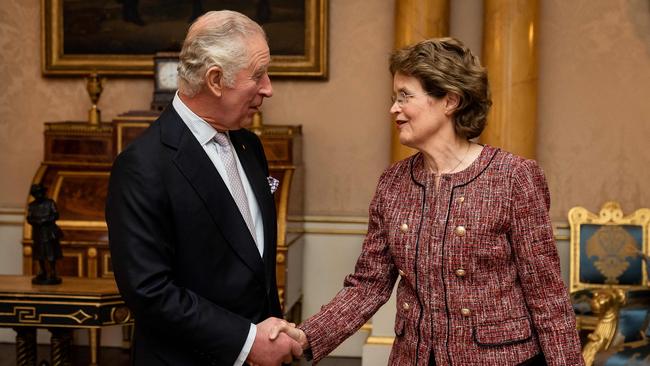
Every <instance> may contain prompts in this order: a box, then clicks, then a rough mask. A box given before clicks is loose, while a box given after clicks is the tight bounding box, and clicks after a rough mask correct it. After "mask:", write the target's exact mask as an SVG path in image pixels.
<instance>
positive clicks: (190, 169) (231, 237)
mask: <svg viewBox="0 0 650 366" xmlns="http://www.w3.org/2000/svg"><path fill="white" fill-rule="evenodd" d="M174 115H176V114H175V113H174ZM169 122H171V123H180V124H182V125H183V126H182V127H183V128H182V132H181V135H180V138H179V139H178V151H177V153H176V156H175V157H174V163H175V164H176V166H177V167H178V169H179V170H180V171H181V172H182V174H183V175H184V176H185V177H186V178H187V180H188V181H189V182H190V184H191V185H192V187H194V189H195V190H196V192H197V193H198V195H199V196H200V197H201V199H202V200H203V202H204V203H205V205H206V208H207V210H208V212H209V213H210V216H211V217H212V219H213V220H214V222H215V224H216V225H217V226H218V227H219V229H220V231H221V232H222V233H223V235H224V237H225V239H226V241H227V242H228V244H229V245H230V246H231V247H232V248H233V250H234V251H235V253H237V255H238V256H239V257H240V258H241V259H242V261H243V262H244V263H245V264H246V265H247V266H248V267H249V268H250V269H251V270H252V271H253V273H255V275H256V276H257V277H258V279H259V280H260V281H261V282H262V283H265V277H266V276H265V273H264V263H263V262H262V259H261V258H260V254H259V252H258V250H257V247H256V246H255V242H254V241H253V238H252V236H251V235H250V232H249V230H248V228H247V226H246V223H245V222H244V219H243V218H242V216H241V213H240V212H239V209H238V208H237V204H236V203H235V201H234V200H233V199H232V196H231V195H230V192H229V191H228V187H226V185H225V183H224V182H223V180H222V179H221V176H220V175H219V172H217V170H216V169H215V167H214V165H213V164H212V161H210V158H209V157H208V156H207V154H206V153H205V150H203V147H202V146H201V145H200V144H199V142H198V141H196V138H194V135H192V133H191V132H190V131H189V130H188V129H187V127H186V126H185V125H184V124H183V121H182V120H181V119H180V117H178V115H176V121H169Z"/></svg>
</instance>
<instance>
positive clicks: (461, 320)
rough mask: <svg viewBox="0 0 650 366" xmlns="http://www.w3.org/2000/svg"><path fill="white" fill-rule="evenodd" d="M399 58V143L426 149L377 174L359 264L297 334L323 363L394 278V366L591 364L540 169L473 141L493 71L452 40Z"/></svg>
mask: <svg viewBox="0 0 650 366" xmlns="http://www.w3.org/2000/svg"><path fill="white" fill-rule="evenodd" d="M390 70H391V72H392V74H393V76H394V78H393V92H394V94H395V96H394V98H393V105H392V107H391V109H390V112H391V113H392V114H393V115H394V117H395V122H396V125H397V126H396V127H397V128H398V130H399V138H400V142H401V143H402V144H404V145H407V146H410V147H413V148H415V149H417V150H418V151H419V152H418V153H417V154H415V155H414V156H411V157H410V158H407V159H405V160H402V161H400V162H398V163H396V164H394V165H393V166H391V167H390V168H388V169H387V170H386V171H385V172H384V173H383V174H382V176H381V178H380V179H379V185H378V187H377V191H376V194H375V196H374V198H373V200H372V203H371V204H370V210H369V211H370V220H369V226H368V235H367V236H366V239H365V242H364V245H363V249H362V253H361V255H360V257H359V259H358V262H357V264H356V268H355V272H354V273H353V274H351V275H349V276H348V277H347V278H346V279H345V282H344V288H343V289H342V290H341V291H340V292H339V293H338V294H337V295H336V297H335V298H334V299H333V300H332V301H331V302H330V303H329V304H327V305H325V306H324V307H323V308H322V310H321V311H320V312H319V313H318V314H316V315H314V316H313V317H311V318H310V319H308V320H307V321H305V322H304V323H303V324H302V325H300V327H299V329H301V330H302V331H304V333H301V332H300V331H299V330H298V331H295V330H294V331H293V332H294V336H296V337H299V338H301V341H302V343H303V347H304V348H308V349H309V351H310V352H311V353H312V355H313V358H314V361H316V362H317V361H319V360H320V359H322V358H323V357H324V356H325V355H327V354H328V353H329V352H331V351H332V350H334V348H336V346H338V345H339V344H340V343H341V342H343V341H344V340H345V339H346V338H347V337H349V336H350V335H351V334H353V333H354V332H355V331H356V330H357V329H359V328H360V327H361V326H362V325H363V324H364V323H365V322H366V321H367V320H368V319H369V318H370V317H372V315H373V314H374V313H375V312H376V311H377V309H378V308H379V307H380V306H381V305H382V304H384V303H385V302H386V301H387V300H388V298H389V297H390V295H391V292H392V289H393V286H394V284H395V281H396V280H397V279H398V278H399V284H398V286H397V314H396V319H395V342H394V344H393V349H392V352H391V356H390V362H389V363H390V364H391V365H418V366H426V365H545V364H548V365H582V364H583V360H582V356H581V353H580V342H579V339H578V335H577V332H576V327H575V317H574V314H573V310H572V308H571V305H570V303H569V298H568V293H567V291H566V288H565V286H564V284H563V282H562V279H561V277H560V265H559V259H558V255H557V251H556V247H555V241H554V239H553V230H552V228H551V222H550V220H549V216H548V209H549V205H550V201H549V199H550V197H549V191H548V188H547V185H546V181H545V178H544V175H543V173H542V170H541V169H540V167H539V166H538V165H537V163H536V162H535V161H533V160H527V159H524V158H521V157H519V156H515V155H513V154H510V153H508V152H505V151H502V150H499V149H498V148H495V147H491V146H483V145H479V144H476V143H473V142H471V141H470V139H472V138H475V137H477V136H479V134H480V133H481V131H482V130H483V128H484V126H485V118H486V115H487V113H488V109H489V107H490V104H491V101H490V97H489V87H488V82H487V75H486V72H485V69H484V68H483V67H481V65H480V64H479V61H478V59H477V58H476V57H475V56H473V55H472V53H471V52H470V51H469V50H468V49H467V48H466V47H465V46H463V44H462V43H460V42H459V41H457V40H455V39H451V38H443V39H431V40H427V41H423V42H420V43H418V44H415V45H413V46H410V47H406V48H404V49H401V50H397V51H395V52H394V53H393V54H392V55H391V59H390ZM305 334H306V338H305Z"/></svg>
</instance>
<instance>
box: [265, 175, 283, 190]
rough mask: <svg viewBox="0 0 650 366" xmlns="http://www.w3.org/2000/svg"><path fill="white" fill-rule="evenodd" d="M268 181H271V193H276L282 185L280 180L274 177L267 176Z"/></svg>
mask: <svg viewBox="0 0 650 366" xmlns="http://www.w3.org/2000/svg"><path fill="white" fill-rule="evenodd" d="M266 181H267V182H269V188H270V189H271V194H273V193H275V191H277V190H278V186H280V181H279V180H277V179H275V178H273V177H266Z"/></svg>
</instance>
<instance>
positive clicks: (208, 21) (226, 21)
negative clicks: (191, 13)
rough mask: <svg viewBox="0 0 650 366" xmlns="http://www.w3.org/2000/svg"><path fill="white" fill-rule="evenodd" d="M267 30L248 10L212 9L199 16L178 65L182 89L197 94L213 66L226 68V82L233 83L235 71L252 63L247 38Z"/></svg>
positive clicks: (186, 41) (262, 34) (189, 32)
mask: <svg viewBox="0 0 650 366" xmlns="http://www.w3.org/2000/svg"><path fill="white" fill-rule="evenodd" d="M256 34H259V35H261V36H262V37H264V38H265V39H266V34H265V33H264V30H263V29H262V27H260V26H259V24H257V23H255V22H254V21H252V20H251V19H250V18H248V17H247V16H245V15H244V14H241V13H238V12H235V11H230V10H221V11H210V12H207V13H205V14H204V15H202V16H201V17H199V18H198V19H197V20H196V21H195V22H194V23H193V24H192V25H191V26H190V29H189V30H188V32H187V36H186V38H185V41H184V42H183V49H182V50H181V53H180V57H179V58H180V62H179V65H178V84H179V92H181V93H182V94H184V95H187V96H190V97H192V96H194V95H195V94H196V93H198V92H199V91H200V90H201V87H202V86H203V84H204V83H205V73H206V71H207V70H208V69H210V68H211V67H213V66H219V67H220V68H221V70H222V72H223V82H224V84H225V85H226V86H233V84H234V82H235V75H236V74H237V72H239V70H241V69H243V68H245V67H246V66H248V58H249V55H248V53H247V51H248V46H247V44H246V38H248V37H250V36H253V35H256Z"/></svg>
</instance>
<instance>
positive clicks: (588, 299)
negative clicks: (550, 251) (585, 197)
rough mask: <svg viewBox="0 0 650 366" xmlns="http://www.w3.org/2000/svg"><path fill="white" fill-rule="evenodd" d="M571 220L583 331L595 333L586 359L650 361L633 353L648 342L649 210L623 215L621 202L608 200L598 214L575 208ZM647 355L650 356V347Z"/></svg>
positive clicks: (610, 365)
mask: <svg viewBox="0 0 650 366" xmlns="http://www.w3.org/2000/svg"><path fill="white" fill-rule="evenodd" d="M569 224H570V228H571V263H570V278H569V282H570V284H569V287H570V291H571V299H572V302H573V305H574V310H575V311H576V319H577V324H578V329H579V330H580V331H581V334H584V333H587V332H591V333H590V334H589V335H588V337H587V339H586V344H585V346H584V348H583V355H584V357H585V361H586V362H587V364H588V365H591V364H596V365H599V364H600V365H607V366H614V365H631V364H633V363H630V362H633V360H636V359H637V358H638V359H639V360H638V362H640V363H637V364H640V365H646V364H648V365H650V363H645V362H644V361H643V359H644V357H645V354H644V353H643V352H642V353H634V352H636V351H643V349H637V348H635V347H644V346H646V345H647V342H646V338H647V336H646V333H647V328H648V326H647V325H648V321H649V319H650V289H649V287H648V274H647V265H646V261H645V260H644V258H647V255H646V254H647V253H648V250H649V248H648V233H649V231H648V228H649V226H650V209H647V208H643V209H639V210H636V211H635V212H634V213H633V214H631V215H628V216H624V215H623V211H622V210H621V207H620V205H619V204H618V203H616V202H606V203H605V204H604V205H603V207H602V208H601V210H600V212H599V213H598V215H596V214H594V213H591V212H589V211H588V210H586V209H585V208H582V207H574V208H572V209H571V210H570V211H569ZM632 348H635V350H634V351H631V349H632ZM620 352H623V353H620ZM646 354H647V355H650V347H648V350H647V353H646ZM639 357H640V358H639ZM649 360H650V358H649ZM594 362H595V363H594ZM634 362H637V361H634Z"/></svg>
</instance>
